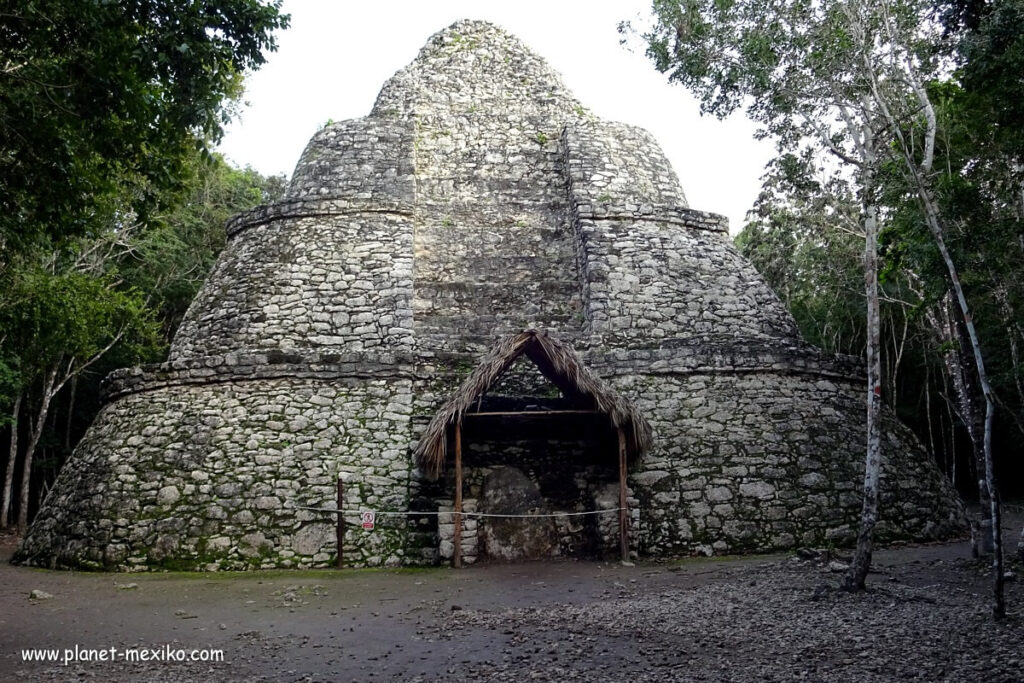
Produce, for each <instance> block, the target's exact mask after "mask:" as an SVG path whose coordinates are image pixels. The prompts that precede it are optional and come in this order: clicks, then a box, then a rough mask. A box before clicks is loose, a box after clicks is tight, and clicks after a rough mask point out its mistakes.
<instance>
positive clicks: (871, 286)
mask: <svg viewBox="0 0 1024 683" xmlns="http://www.w3.org/2000/svg"><path fill="white" fill-rule="evenodd" d="M865 142H868V141H867V140H866V141H865ZM868 161H869V163H868V168H867V169H866V170H865V172H864V173H863V176H864V181H863V190H862V191H863V192H864V233H865V243H864V290H865V294H866V295H867V308H868V313H867V342H868V343H867V371H868V400H867V423H868V425H867V426H868V429H867V431H868V433H867V455H866V457H865V461H864V498H863V505H862V509H861V521H860V531H859V533H858V534H857V549H856V551H855V552H854V556H853V560H852V561H851V562H850V569H849V571H848V573H847V575H846V579H845V581H844V582H843V588H844V589H845V590H848V591H858V590H864V582H865V580H866V579H867V575H868V571H869V570H870V569H871V552H872V535H873V534H874V530H875V524H876V522H877V521H878V479H879V473H880V470H881V465H882V425H881V417H882V377H881V374H882V362H881V354H880V352H879V350H880V319H879V318H880V316H879V303H878V208H877V206H876V205H875V201H874V196H873V195H874V164H872V163H870V161H871V160H870V159H869V160H868Z"/></svg>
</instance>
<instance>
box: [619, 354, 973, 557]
mask: <svg viewBox="0 0 1024 683" xmlns="http://www.w3.org/2000/svg"><path fill="white" fill-rule="evenodd" d="M659 356H660V358H659ZM620 361H621V358H620ZM737 361H739V362H737ZM775 365H776V368H774V369H769V368H767V367H764V366H762V367H760V368H757V367H756V365H754V364H753V363H749V362H747V363H744V362H743V359H742V358H740V357H739V355H738V354H736V352H735V351H733V352H732V353H724V354H719V355H717V356H705V358H704V359H703V361H700V360H698V359H697V358H694V357H692V356H691V358H690V362H689V363H687V362H675V361H673V360H672V359H671V358H670V356H669V354H667V353H665V352H661V353H660V354H659V353H647V354H634V355H633V358H631V359H630V362H625V363H620V365H619V367H618V369H617V370H616V369H612V368H610V367H606V368H605V372H606V373H608V374H610V375H612V377H611V378H610V379H611V382H612V384H613V385H614V386H615V387H616V388H617V389H619V390H621V391H622V392H623V393H625V394H626V395H628V396H630V397H631V398H633V399H634V400H635V401H636V403H637V405H638V407H639V408H640V409H641V410H642V411H643V412H644V414H645V415H647V416H648V419H649V420H650V422H651V425H652V427H654V430H655V439H656V445H655V447H654V449H653V450H652V451H651V452H650V453H648V454H646V455H644V456H643V457H642V458H641V459H640V461H639V462H638V463H637V464H636V465H635V466H634V467H633V469H632V470H631V473H630V483H631V485H632V487H633V490H634V492H635V494H636V496H637V498H638V499H639V501H640V508H641V520H640V527H641V528H640V534H639V537H640V552H641V553H642V554H645V555H653V556H662V555H679V554H691V553H694V552H701V553H707V554H711V553H727V552H747V551H755V550H757V551H764V550H773V549H783V548H791V547H793V546H803V545H806V546H821V545H826V544H836V545H845V544H849V543H851V542H853V540H854V539H855V536H856V532H857V528H858V526H857V525H858V520H859V514H860V506H861V498H860V485H861V481H862V479H863V461H864V445H863V444H864V434H865V424H864V417H863V414H864V411H863V409H862V407H863V396H862V393H863V391H864V389H863V383H862V382H858V381H856V380H855V379H853V378H851V376H850V375H846V376H842V375H840V374H837V373H835V372H832V371H834V370H835V369H837V368H835V367H832V368H829V367H828V366H827V365H826V366H825V367H823V368H814V367H813V366H814V365H815V363H813V362H812V361H810V360H808V359H807V358H804V359H803V361H802V363H798V364H794V365H790V364H789V363H787V362H786V361H785V359H784V357H782V356H780V357H778V358H777V360H776V362H775ZM801 365H802V367H801ZM751 366H754V367H751ZM787 366H788V367H787ZM886 435H887V436H886V440H885V443H884V446H883V475H882V499H881V519H880V522H879V524H878V527H877V528H876V537H877V538H878V539H879V540H882V541H885V540H894V539H914V538H916V539H929V538H935V539H938V538H948V537H950V536H953V535H956V534H957V533H960V532H961V531H962V530H963V528H964V516H963V508H962V505H961V504H960V502H959V499H958V498H957V497H956V495H955V492H954V491H953V490H952V488H951V486H950V485H949V483H948V481H946V480H945V478H944V477H943V476H942V475H941V473H939V471H938V470H937V468H935V466H934V464H933V463H931V462H930V460H929V456H928V455H927V453H926V452H925V451H924V449H923V448H922V447H921V445H920V443H919V442H918V441H917V440H916V438H915V437H914V435H913V434H912V433H911V432H910V431H909V430H908V429H907V428H906V427H904V426H903V425H901V424H899V423H898V422H897V421H896V420H895V419H894V418H893V417H892V416H891V415H889V416H887V419H886Z"/></svg>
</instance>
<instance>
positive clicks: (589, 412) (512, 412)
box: [463, 410, 599, 417]
mask: <svg viewBox="0 0 1024 683" xmlns="http://www.w3.org/2000/svg"><path fill="white" fill-rule="evenodd" d="M598 414H599V413H598V411H596V410H508V411H491V412H482V413H463V415H464V416H465V417H469V416H475V417H494V416H500V417H515V416H516V415H522V416H524V417H535V416H537V415H598Z"/></svg>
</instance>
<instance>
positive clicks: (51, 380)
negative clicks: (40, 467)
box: [18, 364, 60, 534]
mask: <svg viewBox="0 0 1024 683" xmlns="http://www.w3.org/2000/svg"><path fill="white" fill-rule="evenodd" d="M58 368H59V366H58V365H57V364H54V366H53V369H51V370H50V371H49V372H48V373H46V379H45V380H43V391H42V397H41V401H40V403H39V414H38V415H37V416H36V420H35V423H34V424H33V425H32V433H31V435H30V436H29V440H28V447H27V448H26V449H25V459H24V461H23V463H22V470H21V502H20V505H19V507H18V531H19V532H21V533H22V534H24V533H25V530H26V529H27V528H28V504H29V500H30V493H31V490H30V487H31V485H32V456H33V455H34V454H35V450H36V446H37V445H39V439H40V437H42V435H43V429H45V427H46V416H47V414H48V413H49V411H50V401H51V400H52V399H53V395H54V394H55V393H57V391H58V390H59V389H60V387H59V386H57V372H58Z"/></svg>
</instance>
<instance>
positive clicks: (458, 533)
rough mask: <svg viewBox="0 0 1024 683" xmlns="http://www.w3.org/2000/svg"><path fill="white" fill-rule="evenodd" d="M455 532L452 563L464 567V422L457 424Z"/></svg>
mask: <svg viewBox="0 0 1024 683" xmlns="http://www.w3.org/2000/svg"><path fill="white" fill-rule="evenodd" d="M454 517H455V519H454V521H455V531H454V533H453V534H452V542H453V543H454V544H455V551H454V555H453V557H452V563H453V564H454V565H455V566H456V567H461V566H462V422H461V421H459V422H456V423H455V515H454Z"/></svg>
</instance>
